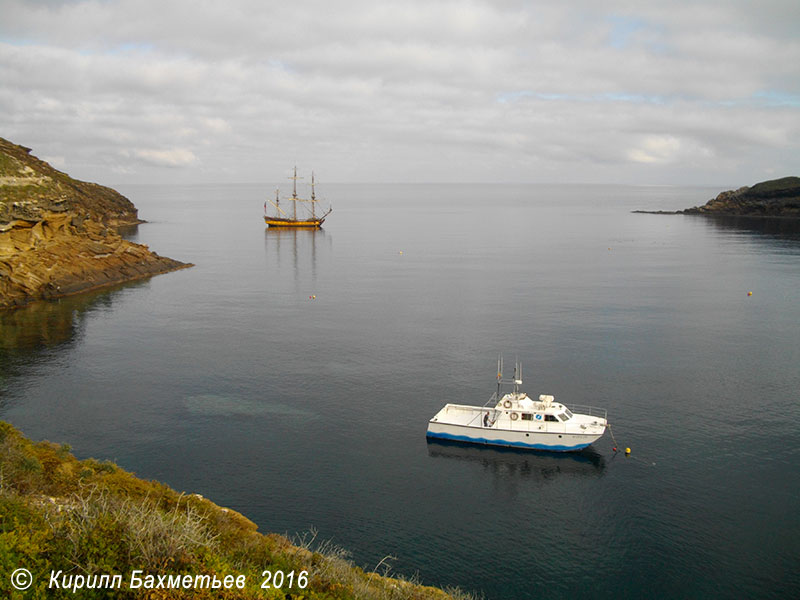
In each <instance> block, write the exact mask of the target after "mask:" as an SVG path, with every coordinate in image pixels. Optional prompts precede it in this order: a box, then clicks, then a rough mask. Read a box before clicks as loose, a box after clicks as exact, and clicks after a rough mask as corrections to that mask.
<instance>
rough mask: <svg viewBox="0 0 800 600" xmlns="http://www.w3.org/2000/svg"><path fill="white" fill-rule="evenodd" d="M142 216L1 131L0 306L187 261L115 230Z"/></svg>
mask: <svg viewBox="0 0 800 600" xmlns="http://www.w3.org/2000/svg"><path fill="white" fill-rule="evenodd" d="M140 222H141V221H140V220H139V218H138V215H137V210H136V207H135V206H134V205H133V203H132V202H131V201H130V200H128V199H127V198H125V197H124V196H123V195H121V194H119V193H118V192H116V191H115V190H112V189H110V188H107V187H104V186H101V185H97V184H94V183H87V182H84V181H77V180H75V179H72V178H71V177H69V176H68V175H67V174H65V173H62V172H61V171H58V170H56V169H54V168H53V167H51V166H50V165H49V164H47V163H46V162H44V161H41V160H39V159H38V158H36V157H35V156H32V155H31V154H30V149H28V148H24V147H22V146H18V145H16V144H12V143H11V142H9V141H7V140H5V139H3V138H0V309H3V308H11V307H16V306H22V305H24V304H27V303H28V302H31V301H33V300H40V299H48V298H58V297H60V296H65V295H68V294H74V293H78V292H82V291H85V290H89V289H94V288H98V287H104V286H108V285H112V284H116V283H121V282H124V281H131V280H134V279H140V278H142V277H149V276H151V275H156V274H158V273H166V272H168V271H174V270H176V269H182V268H185V267H190V266H192V265H191V264H187V263H182V262H179V261H176V260H173V259H171V258H166V257H163V256H159V255H158V254H156V253H155V252H151V251H150V250H149V249H148V247H147V246H144V245H141V244H134V243H133V242H129V241H127V240H124V239H122V237H120V235H119V234H118V233H117V230H116V228H117V227H118V226H120V225H130V224H136V223H140Z"/></svg>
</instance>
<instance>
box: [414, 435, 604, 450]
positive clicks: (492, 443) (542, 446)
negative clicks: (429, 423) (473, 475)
mask: <svg viewBox="0 0 800 600" xmlns="http://www.w3.org/2000/svg"><path fill="white" fill-rule="evenodd" d="M427 437H429V438H438V439H441V440H453V441H456V442H469V443H472V444H484V445H487V446H508V447H510V448H529V449H531V450H550V451H553V452H572V451H575V450H582V449H583V448H586V447H587V446H591V445H592V444H591V443H588V444H578V445H577V446H551V445H549V444H526V443H525V442H509V441H506V440H489V439H486V438H473V437H467V436H466V435H453V434H452V433H433V432H431V431H429V432H428V433H427Z"/></svg>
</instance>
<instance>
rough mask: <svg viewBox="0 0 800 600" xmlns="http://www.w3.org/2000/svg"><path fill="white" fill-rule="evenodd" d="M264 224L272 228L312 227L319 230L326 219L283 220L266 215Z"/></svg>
mask: <svg viewBox="0 0 800 600" xmlns="http://www.w3.org/2000/svg"><path fill="white" fill-rule="evenodd" d="M264 222H265V223H266V224H267V225H269V226H270V227H311V228H314V229H319V228H320V227H322V224H323V223H324V222H325V219H324V218H322V219H297V220H294V219H282V218H280V217H270V216H268V215H264Z"/></svg>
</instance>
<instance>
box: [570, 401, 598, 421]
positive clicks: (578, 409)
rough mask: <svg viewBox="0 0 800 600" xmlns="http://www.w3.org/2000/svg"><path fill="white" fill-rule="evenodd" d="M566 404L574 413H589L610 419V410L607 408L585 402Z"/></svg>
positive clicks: (592, 415)
mask: <svg viewBox="0 0 800 600" xmlns="http://www.w3.org/2000/svg"><path fill="white" fill-rule="evenodd" d="M564 406H566V407H567V408H568V409H570V410H571V411H572V412H574V413H580V414H582V415H589V416H591V417H602V418H603V419H606V420H608V410H607V409H605V408H597V407H596V406H587V405H584V404H565V405H564Z"/></svg>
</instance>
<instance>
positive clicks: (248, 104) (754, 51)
mask: <svg viewBox="0 0 800 600" xmlns="http://www.w3.org/2000/svg"><path fill="white" fill-rule="evenodd" d="M0 137H5V138H6V139H9V140H11V141H12V142H15V143H18V144H22V145H24V146H27V147H30V148H32V149H33V153H34V154H35V155H36V156H39V157H40V158H42V159H44V160H47V161H48V162H50V163H51V164H52V165H53V166H54V167H56V168H58V169H60V170H63V171H66V172H67V173H69V174H70V175H72V176H73V177H76V178H79V179H84V180H88V181H97V182H99V183H104V184H107V185H111V184H114V183H137V182H140V183H173V182H174V183H211V182H215V183H233V182H262V181H263V182H269V181H278V180H281V179H283V178H285V177H286V176H287V175H289V174H290V171H291V168H292V167H293V166H294V165H295V164H297V166H298V168H299V170H300V171H302V172H307V171H310V170H311V169H313V170H314V171H315V172H316V174H317V178H318V179H319V180H322V181H329V182H361V181H364V182H467V183H472V182H476V183H477V182H497V183H502V182H508V183H517V182H531V183H538V182H542V183H620V184H647V185H650V184H652V185H716V184H725V185H730V186H733V187H738V186H739V185H751V184H753V183H756V182H758V181H762V180H765V179H772V178H776V177H782V176H786V175H800V2H798V1H797V0H786V1H783V0H759V1H757V2H756V1H752V2H745V1H741V0H728V1H711V0H692V1H684V0H670V1H669V2H665V1H658V2H645V1H622V0H619V1H614V0H612V1H602V0H585V1H584V0H575V1H567V0H557V1H550V0H546V1H539V2H534V1H524V0H492V1H481V0H465V1H439V0H422V1H418V0H406V1H394V2H386V1H384V0H364V1H362V0H350V1H336V0H325V1H304V0H293V1H291V2H289V1H286V0H281V1H277V2H276V1H272V0H225V1H224V2H222V1H219V0H213V1H212V0H92V1H69V0H63V1H46V0H0Z"/></svg>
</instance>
